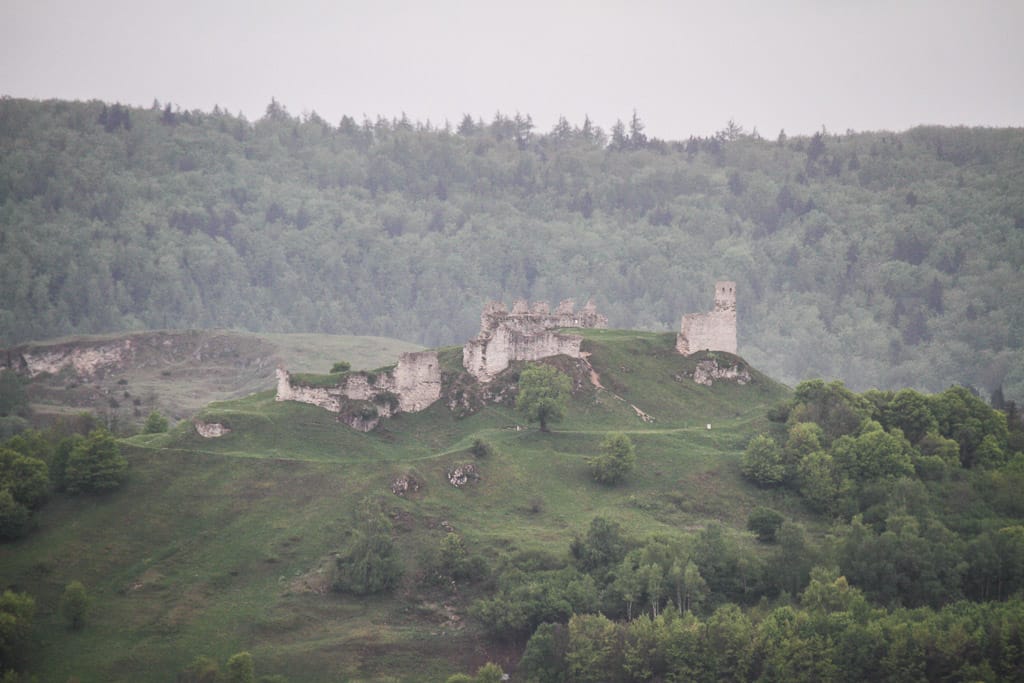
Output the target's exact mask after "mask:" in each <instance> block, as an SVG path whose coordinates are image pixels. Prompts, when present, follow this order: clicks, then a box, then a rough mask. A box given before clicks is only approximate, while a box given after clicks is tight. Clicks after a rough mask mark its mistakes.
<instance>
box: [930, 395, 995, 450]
mask: <svg viewBox="0 0 1024 683" xmlns="http://www.w3.org/2000/svg"><path fill="white" fill-rule="evenodd" d="M931 407H932V412H933V413H934V414H935V417H936V420H937V422H938V424H939V433H940V434H942V436H944V437H946V438H948V439H953V440H955V441H956V442H957V443H958V444H960V462H961V464H963V466H964V467H973V466H974V465H976V464H978V450H979V448H980V447H981V444H982V441H984V439H985V437H986V436H991V437H993V439H994V440H995V444H996V445H997V446H998V447H999V448H1000V449H1002V448H1005V446H1006V441H1007V436H1008V432H1007V427H1006V415H1005V414H1003V413H1000V412H999V411H997V410H993V409H992V408H990V407H989V406H988V405H986V404H985V402H984V401H982V400H981V398H979V397H977V396H975V395H974V394H972V393H971V392H970V391H969V390H968V389H966V388H965V387H950V388H949V389H947V390H945V391H944V392H942V393H941V394H936V395H935V396H932V397H931Z"/></svg>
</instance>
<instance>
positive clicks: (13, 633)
mask: <svg viewBox="0 0 1024 683" xmlns="http://www.w3.org/2000/svg"><path fill="white" fill-rule="evenodd" d="M35 614H36V601H35V599H33V597H32V596H31V595H29V594H27V593H16V592H14V591H10V590H5V591H4V592H3V594H2V595H0V671H7V670H10V669H17V668H19V667H21V666H22V665H23V664H24V663H25V659H26V656H27V654H28V646H29V639H30V638H31V637H32V620H33V618H34V617H35Z"/></svg>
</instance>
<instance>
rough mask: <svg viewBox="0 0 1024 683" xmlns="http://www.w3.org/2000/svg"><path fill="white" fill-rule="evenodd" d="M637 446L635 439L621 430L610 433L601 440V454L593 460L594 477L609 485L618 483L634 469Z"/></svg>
mask: <svg viewBox="0 0 1024 683" xmlns="http://www.w3.org/2000/svg"><path fill="white" fill-rule="evenodd" d="M635 464H636V448H635V447H634V446H633V441H632V440H631V439H630V438H629V437H628V436H627V435H625V434H623V433H621V432H615V433H610V434H608V435H607V436H605V437H604V440H603V441H602V442H601V454H600V455H599V456H597V457H596V458H594V459H593V460H592V461H591V464H590V469H591V473H592V474H593V476H594V479H595V480H597V481H598V482H599V483H601V484H607V485H609V486H611V485H614V484H618V483H619V482H620V481H622V480H623V479H625V478H626V476H627V475H628V474H629V473H630V472H632V471H633V467H634V466H635Z"/></svg>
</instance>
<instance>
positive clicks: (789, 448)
mask: <svg viewBox="0 0 1024 683" xmlns="http://www.w3.org/2000/svg"><path fill="white" fill-rule="evenodd" d="M821 440H822V431H821V427H819V426H818V425H817V424H816V423H814V422H794V423H793V424H791V425H790V426H789V431H788V436H787V438H786V445H785V446H783V448H782V459H783V464H784V465H785V467H786V478H787V479H791V478H793V477H794V476H795V475H796V471H797V469H798V468H799V467H800V463H801V461H802V460H803V459H804V457H805V456H807V455H809V454H811V453H814V452H815V451H820V450H821Z"/></svg>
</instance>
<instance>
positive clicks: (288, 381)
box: [276, 351, 441, 432]
mask: <svg viewBox="0 0 1024 683" xmlns="http://www.w3.org/2000/svg"><path fill="white" fill-rule="evenodd" d="M439 398H441V366H440V363H439V362H438V358H437V352H435V351H417V352H414V353H403V354H402V355H401V356H400V357H399V359H398V364H397V365H395V367H393V368H391V369H390V370H388V371H386V372H377V373H369V372H350V373H346V374H344V375H339V376H338V385H337V386H333V387H330V386H327V387H324V386H306V385H303V384H300V383H297V382H293V381H292V377H291V375H290V374H289V373H288V371H287V370H285V369H284V368H278V369H277V396H276V400H278V401H298V402H300V403H309V404H311V405H315V406H319V407H321V408H323V409H324V410H329V411H331V412H333V413H338V419H340V420H341V421H343V422H345V423H346V424H348V425H349V426H350V427H352V428H353V429H358V430H359V431H364V432H367V431H370V430H371V429H373V428H374V427H376V426H377V424H378V423H379V422H380V419H381V418H384V417H391V416H392V415H395V414H396V413H401V412H404V413H415V412H419V411H421V410H424V409H425V408H428V407H429V406H430V405H431V404H433V403H434V402H435V401H437V399H439Z"/></svg>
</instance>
